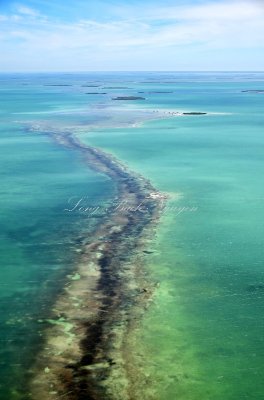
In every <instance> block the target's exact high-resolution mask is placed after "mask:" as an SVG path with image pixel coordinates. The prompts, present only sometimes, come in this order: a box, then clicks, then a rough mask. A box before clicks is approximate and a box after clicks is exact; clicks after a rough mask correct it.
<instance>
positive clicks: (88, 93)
mask: <svg viewBox="0 0 264 400" xmlns="http://www.w3.org/2000/svg"><path fill="white" fill-rule="evenodd" d="M85 94H107V93H105V92H87V93H85Z"/></svg>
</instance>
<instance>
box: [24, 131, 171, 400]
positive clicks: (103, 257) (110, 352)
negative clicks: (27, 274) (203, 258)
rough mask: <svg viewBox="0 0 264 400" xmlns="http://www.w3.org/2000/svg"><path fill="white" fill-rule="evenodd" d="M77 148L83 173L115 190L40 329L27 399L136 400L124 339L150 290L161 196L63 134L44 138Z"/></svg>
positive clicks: (146, 183)
mask: <svg viewBox="0 0 264 400" xmlns="http://www.w3.org/2000/svg"><path fill="white" fill-rule="evenodd" d="M45 133H47V134H49V135H50V136H52V137H53V138H54V139H55V140H56V141H58V142H59V143H60V144H61V145H64V146H67V147H70V148H74V149H78V150H79V151H80V152H81V153H82V155H83V158H84V160H85V162H87V164H88V165H89V167H90V168H93V169H94V170H96V171H98V172H101V173H104V174H106V175H108V176H109V177H110V178H111V179H113V180H114V181H115V183H116V186H117V198H116V200H117V203H118V204H119V205H122V204H126V206H125V207H123V208H122V206H119V207H117V206H116V205H113V206H111V207H110V209H109V212H108V215H107V216H106V217H104V218H103V220H102V223H101V224H100V226H99V227H98V228H96V230H95V232H93V234H92V235H91V234H89V235H88V237H87V238H86V237H84V238H83V246H82V247H81V248H80V249H79V251H80V260H79V264H78V266H76V271H75V272H74V273H73V275H72V276H70V277H69V281H68V282H67V284H66V285H65V288H64V290H63V292H62V294H61V295H59V297H58V299H57V301H56V303H55V304H54V307H53V310H52V314H53V315H52V316H51V318H50V319H49V320H47V321H44V323H45V324H46V329H45V340H44V346H43V350H42V351H41V353H40V354H38V355H37V357H36V359H37V361H36V364H35V365H34V366H33V369H32V380H31V387H30V391H31V398H32V399H36V400H37V399H42V400H50V399H54V400H59V399H62V398H63V399H66V400H77V399H78V400H84V399H85V400H99V399H101V400H121V399H122V400H137V396H136V395H135V393H136V392H137V390H134V389H135V388H133V383H132V382H133V379H130V377H129V371H131V365H128V363H129V361H128V360H129V350H128V346H127V345H126V338H127V337H128V334H129V332H131V329H133V328H134V327H135V324H137V321H139V320H140V318H141V317H142V315H143V314H144V311H145V309H146V307H147V306H148V304H149V303H150V301H151V298H152V294H153V291H154V289H155V285H154V284H153V283H151V281H150V279H149V278H148V274H147V272H146V270H145V269H144V257H146V254H147V250H146V244H147V243H148V241H150V239H151V238H153V234H154V231H155V226H156V224H157V222H158V220H159V217H160V214H161V212H162V207H161V204H163V205H164V201H165V199H166V196H165V195H163V194H162V193H160V192H158V191H157V190H155V188H154V187H153V186H152V185H151V183H150V182H149V181H148V180H146V179H144V178H143V177H142V176H140V175H137V174H134V173H132V172H131V171H129V170H128V169H127V168H126V167H125V166H124V165H122V164H121V163H120V162H119V161H118V160H116V159H115V158H114V157H112V156H111V155H109V154H106V153H104V152H103V151H101V150H99V149H95V148H93V147H89V146H86V145H84V144H83V143H81V142H80V141H78V140H77V139H76V138H75V137H74V136H73V135H71V134H69V133H64V134H62V133H57V132H53V133H48V132H45Z"/></svg>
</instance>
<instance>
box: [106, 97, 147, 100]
mask: <svg viewBox="0 0 264 400" xmlns="http://www.w3.org/2000/svg"><path fill="white" fill-rule="evenodd" d="M112 100H146V99H145V97H141V96H118V97H112Z"/></svg>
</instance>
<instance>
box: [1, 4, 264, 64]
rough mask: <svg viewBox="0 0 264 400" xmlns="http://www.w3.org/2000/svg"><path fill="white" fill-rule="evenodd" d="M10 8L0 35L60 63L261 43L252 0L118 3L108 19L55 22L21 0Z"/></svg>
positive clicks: (263, 14)
mask: <svg viewBox="0 0 264 400" xmlns="http://www.w3.org/2000/svg"><path fill="white" fill-rule="evenodd" d="M16 11H17V13H18V14H15V15H13V16H9V17H8V18H7V17H6V16H0V22H2V23H1V25H2V29H1V38H2V39H1V40H2V41H3V40H7V42H10V41H11V42H12V41H13V44H12V46H13V52H15V51H18V53H19V52H20V53H21V54H28V55H29V54H31V55H32V57H36V58H37V57H42V58H43V57H45V55H46V57H47V58H49V57H50V55H51V54H54V55H55V56H56V57H59V56H61V59H63V60H64V63H65V62H67V56H68V59H69V62H70V60H71V62H72V59H73V58H74V59H75V60H76V63H77V62H78V59H79V60H82V61H83V60H84V59H85V58H88V57H94V58H96V57H97V58H99V59H102V60H105V61H106V62H107V61H109V60H110V58H111V57H112V60H113V59H114V58H115V57H122V54H126V55H128V56H129V57H132V55H133V53H134V54H135V55H136V54H138V52H139V49H141V50H142V51H145V52H147V53H148V54H150V55H151V58H155V57H156V58H158V54H159V53H161V52H162V53H163V49H167V54H170V57H173V56H174V55H176V54H178V53H177V52H179V51H181V50H179V49H181V48H182V49H185V48H186V46H188V49H189V52H194V53H195V51H196V49H197V48H199V49H200V51H210V50H213V51H215V50H217V49H220V50H223V49H225V50H227V51H228V49H247V51H248V49H250V48H257V47H262V48H263V37H264V24H263V18H264V8H263V7H261V5H260V3H257V2H255V3H254V2H252V1H251V2H249V1H240V2H238V1H233V2H232V1H231V2H226V1H222V2H219V1H218V2H217V3H211V2H210V3H205V4H203V5H199V6H188V7H187V6H186V7H183V6H179V7H177V6H176V7H175V6H174V7H159V8H158V7H154V8H153V9H150V8H148V7H145V6H142V8H141V9H140V8H137V9H133V10H131V12H130V13H128V9H124V15H123V17H122V16H121V15H120V16H119V18H118V19H117V20H116V21H108V22H99V21H93V20H85V19H82V20H79V21H76V22H75V23H63V22H61V23H58V21H54V20H52V19H48V18H47V17H45V16H42V15H40V14H39V13H38V12H37V11H36V10H33V9H31V8H28V7H25V6H23V5H18V6H17V9H16ZM132 11H133V12H132ZM128 14H129V15H130V17H129V18H128ZM5 50H6V46H5ZM0 51H1V44H0ZM11 52H12V49H11V48H10V52H9V53H10V54H11ZM151 52H152V53H151ZM65 60H66V61H65ZM0 68H1V65H0Z"/></svg>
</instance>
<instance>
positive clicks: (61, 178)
mask: <svg viewBox="0 0 264 400" xmlns="http://www.w3.org/2000/svg"><path fill="white" fill-rule="evenodd" d="M47 85H48V86H47ZM51 85H55V86H51ZM56 85H70V86H56ZM84 85H94V86H98V87H88V86H84ZM261 89H262V90H263V89H264V74H263V73H243V74H242V73H134V74H125V73H123V74H121V73H120V74H117V73H116V74H86V75H85V74H80V75H76V74H67V75H65V74H60V75H19V76H17V75H9V76H1V91H0V96H1V99H2V101H1V105H0V112H1V117H2V118H1V121H2V122H1V139H0V140H1V160H0V163H1V164H2V165H3V169H2V177H1V182H3V183H2V185H1V220H2V221H3V223H2V229H1V245H2V246H1V247H2V248H3V250H2V257H1V258H2V259H3V262H2V263H1V269H0V280H1V302H0V304H1V308H3V313H1V333H0V334H1V342H0V343H1V353H2V356H1V362H0V376H1V379H0V380H1V382H3V383H2V386H0V392H1V398H2V397H3V398H4V399H12V400H13V399H20V398H22V397H21V395H20V394H19V393H21V392H23V390H22V389H21V387H22V386H24V385H25V382H26V380H27V377H28V374H29V373H30V365H31V363H32V362H33V359H34V357H33V355H32V349H37V348H39V347H40V346H41V334H42V332H41V325H40V324H39V322H38V320H40V319H43V318H45V316H46V315H48V310H49V308H51V307H52V299H54V298H55V297H56V292H57V291H59V290H60V288H61V287H62V283H63V279H64V277H65V275H67V274H68V273H69V272H68V271H72V270H74V263H75V261H76V257H77V256H76V252H75V249H76V238H78V237H79V236H78V235H79V233H80V231H81V232H82V230H84V229H86V230H87V231H88V232H89V229H90V230H91V229H92V226H93V224H94V223H98V222H100V221H98V220H97V221H96V222H95V221H93V220H92V219H90V218H88V219H87V218H84V217H83V216H82V215H81V216H80V215H76V214H74V215H73V214H67V213H65V212H64V208H65V203H67V200H68V199H69V198H70V197H71V196H77V197H82V196H89V198H91V201H92V199H93V201H94V202H95V203H96V202H101V201H107V200H109V199H110V198H111V196H113V194H114V184H113V182H111V181H109V180H108V179H107V178H106V177H105V176H103V175H99V174H95V173H94V172H92V171H91V170H89V168H88V167H87V165H85V164H84V163H83V160H82V159H81V157H80V155H79V154H78V153H77V152H75V151H73V150H72V149H65V148H63V147H62V146H60V145H58V144H57V143H55V142H53V141H52V139H51V138H50V137H49V136H47V135H43V134H41V133H40V132H39V131H41V130H45V131H47V130H59V131H63V130H71V131H74V132H76V135H78V138H79V139H80V140H82V141H84V142H85V143H88V144H90V145H93V146H96V147H100V148H101V149H104V150H105V151H108V152H110V153H112V154H114V155H115V156H116V157H117V158H119V159H120V160H121V161H122V162H123V163H124V164H126V165H127V166H128V167H129V168H130V169H131V170H135V171H138V172H139V173H141V174H142V175H143V176H145V177H147V178H149V179H150V180H151V182H152V183H153V185H154V186H155V187H156V188H157V189H158V190H161V191H163V192H165V193H167V194H168V196H169V200H168V203H167V207H166V208H165V209H164V212H163V215H162V218H161V221H160V225H159V227H158V229H157V232H156V235H155V237H153V241H152V243H151V244H148V246H149V250H150V251H151V253H150V254H148V255H147V256H146V268H148V270H149V271H150V273H151V277H152V279H153V280H154V281H156V282H158V283H159V285H158V287H157V290H156V293H155V296H154V299H153V302H152V305H151V306H150V308H149V309H148V310H147V311H146V313H145V315H144V318H143V320H142V321H141V322H140V324H139V326H138V330H137V331H136V332H134V351H133V352H134V354H133V360H134V362H135V360H136V365H137V367H138V369H139V371H140V373H139V376H140V378H139V382H138V384H139V385H138V386H139V387H140V392H141V397H142V399H155V400H165V399H166V400H174V399H175V398H177V399H179V400H198V399H199V400H200V399H201V398H202V399H204V400H211V399H215V400H220V399H221V400H222V399H227V400H238V399H239V400H241V399H250V400H260V399H262V398H263V391H264V383H263V382H264V379H263V378H264V376H263V375H264V370H263V360H264V346H263V334H262V332H263V300H264V276H263V271H264V269H263V264H264V253H263V237H264V225H263V220H264V186H263V184H262V180H263V174H264V161H263V148H264V137H263V122H264V114H263V101H264V97H263V96H264V94H263V93H257V92H245V90H261ZM87 92H99V93H101V92H104V93H105V92H107V94H106V95H105V94H86V93H87ZM138 92H144V93H141V94H140V95H141V96H144V97H145V98H146V100H139V101H136V102H128V101H127V102H125V101H121V102H117V101H115V102H114V101H113V100H112V97H115V96H122V95H123V96H125V95H136V94H138ZM165 92H166V93H165ZM169 111H170V112H171V111H175V112H177V111H179V112H182V111H185V112H194V111H196V112H206V113H207V115H198V116H191V115H189V116H177V115H175V116H172V115H171V114H168V112H169ZM29 128H30V129H29ZM34 129H35V130H34ZM51 294H52V296H51ZM18 349H19V351H18ZM25 390H26V389H24V391H25Z"/></svg>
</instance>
